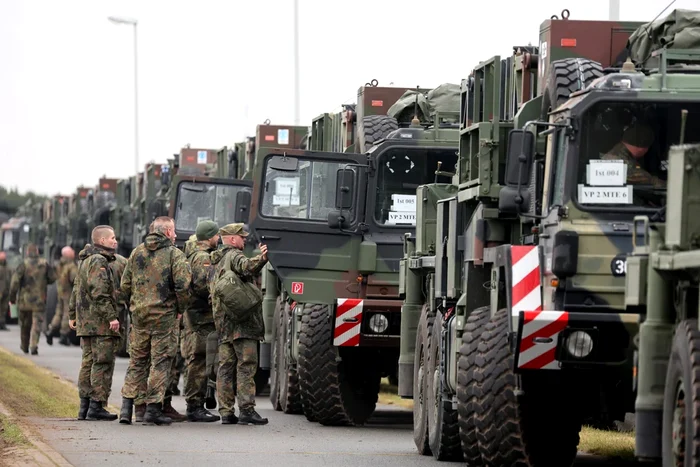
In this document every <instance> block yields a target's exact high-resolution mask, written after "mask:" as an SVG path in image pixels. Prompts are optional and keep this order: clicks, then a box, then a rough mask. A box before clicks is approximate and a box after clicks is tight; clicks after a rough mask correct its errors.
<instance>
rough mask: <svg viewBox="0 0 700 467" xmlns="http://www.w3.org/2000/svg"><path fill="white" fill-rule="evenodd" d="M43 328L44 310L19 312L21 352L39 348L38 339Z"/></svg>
mask: <svg viewBox="0 0 700 467" xmlns="http://www.w3.org/2000/svg"><path fill="white" fill-rule="evenodd" d="M43 327H44V310H41V311H33V310H20V311H19V328H20V339H21V340H20V341H21V344H20V347H22V349H23V350H27V349H36V348H37V347H39V337H41V330H42V328H43Z"/></svg>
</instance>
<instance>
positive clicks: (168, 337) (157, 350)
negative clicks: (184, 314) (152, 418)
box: [122, 325, 177, 405]
mask: <svg viewBox="0 0 700 467" xmlns="http://www.w3.org/2000/svg"><path fill="white" fill-rule="evenodd" d="M130 337H131V342H130V344H129V366H128V367H127V369H126V377H125V378H124V386H123V387H122V397H125V398H127V399H136V400H135V401H134V402H136V403H137V404H139V405H140V404H160V403H162V402H163V399H164V398H165V391H166V389H167V388H168V384H169V382H170V379H171V372H172V365H173V360H174V359H175V352H176V351H177V334H176V333H175V330H170V331H158V332H154V331H152V330H150V329H144V328H137V327H136V326H134V325H132V326H131V336H130ZM144 386H145V387H144Z"/></svg>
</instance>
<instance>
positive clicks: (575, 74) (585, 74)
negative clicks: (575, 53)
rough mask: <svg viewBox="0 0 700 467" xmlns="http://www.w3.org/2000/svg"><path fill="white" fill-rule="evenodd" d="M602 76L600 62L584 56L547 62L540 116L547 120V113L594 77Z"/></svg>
mask: <svg viewBox="0 0 700 467" xmlns="http://www.w3.org/2000/svg"><path fill="white" fill-rule="evenodd" d="M601 76H603V69H602V68H601V66H600V63H598V62H594V61H593V60H588V59H585V58H566V59H563V60H555V61H553V62H552V63H550V64H549V73H548V74H547V82H546V84H545V89H544V93H543V95H542V110H541V113H540V118H542V119H543V120H544V121H547V120H548V117H547V114H548V113H549V112H551V111H552V110H554V109H556V108H557V107H559V106H560V105H561V104H563V103H564V102H566V101H567V100H568V99H569V96H570V95H571V94H572V93H574V92H576V91H580V90H582V89H585V88H586V87H587V86H588V85H589V84H591V83H592V82H593V80H595V79H596V78H600V77H601Z"/></svg>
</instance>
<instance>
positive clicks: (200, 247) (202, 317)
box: [182, 221, 220, 422]
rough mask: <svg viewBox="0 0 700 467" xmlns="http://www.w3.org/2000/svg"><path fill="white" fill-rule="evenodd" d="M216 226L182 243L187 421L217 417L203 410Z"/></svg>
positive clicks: (207, 224) (203, 226)
mask: <svg viewBox="0 0 700 467" xmlns="http://www.w3.org/2000/svg"><path fill="white" fill-rule="evenodd" d="M218 241H219V226H218V225H216V223H215V222H212V221H203V222H200V223H199V225H197V230H196V235H195V236H194V238H192V237H190V239H189V240H188V241H187V243H186V244H185V254H186V256H187V261H188V262H189V264H190V269H191V270H192V299H191V301H190V306H189V308H188V309H187V312H186V313H185V315H184V316H183V321H184V323H185V332H184V339H183V345H182V348H183V351H182V354H183V357H185V365H186V368H187V370H186V376H185V400H186V401H187V419H188V420H189V421H191V422H215V421H218V420H220V417H219V416H217V415H213V414H212V413H210V412H209V411H208V410H207V409H205V408H204V399H205V398H206V395H207V381H208V375H207V336H208V335H209V333H211V332H214V331H215V330H216V328H215V327H214V316H213V315H212V310H211V300H210V298H209V273H210V271H211V269H212V267H211V258H210V253H211V252H213V251H215V250H216V245H217V243H218Z"/></svg>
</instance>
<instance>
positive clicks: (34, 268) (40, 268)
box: [10, 254, 56, 311]
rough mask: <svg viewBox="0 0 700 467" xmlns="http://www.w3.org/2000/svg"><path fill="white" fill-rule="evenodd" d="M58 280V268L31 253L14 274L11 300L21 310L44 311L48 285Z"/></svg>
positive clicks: (11, 285)
mask: <svg viewBox="0 0 700 467" xmlns="http://www.w3.org/2000/svg"><path fill="white" fill-rule="evenodd" d="M55 281H56V270H55V269H54V268H52V267H51V266H49V264H48V263H47V262H46V260H45V259H43V258H39V255H37V254H30V255H28V257H27V258H25V259H24V261H22V262H21V263H20V264H19V266H17V269H16V270H15V273H14V274H13V275H12V282H11V284H10V301H11V302H12V303H17V305H18V307H19V309H20V310H31V311H44V307H45V306H46V287H47V286H48V285H49V284H53V283H54V282H55Z"/></svg>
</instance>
